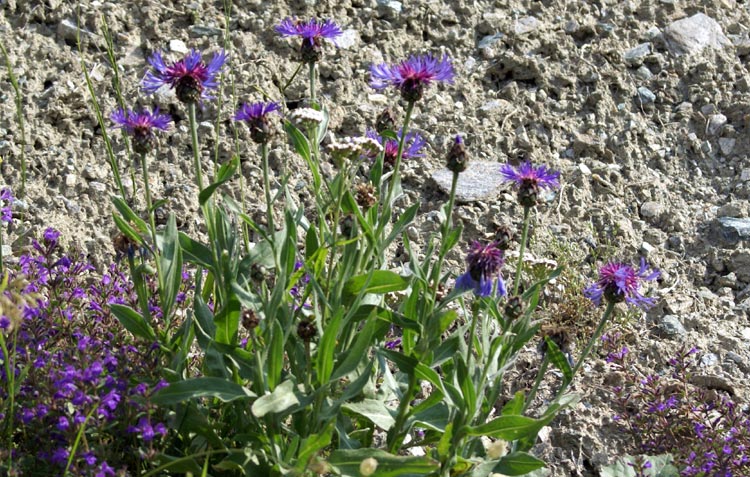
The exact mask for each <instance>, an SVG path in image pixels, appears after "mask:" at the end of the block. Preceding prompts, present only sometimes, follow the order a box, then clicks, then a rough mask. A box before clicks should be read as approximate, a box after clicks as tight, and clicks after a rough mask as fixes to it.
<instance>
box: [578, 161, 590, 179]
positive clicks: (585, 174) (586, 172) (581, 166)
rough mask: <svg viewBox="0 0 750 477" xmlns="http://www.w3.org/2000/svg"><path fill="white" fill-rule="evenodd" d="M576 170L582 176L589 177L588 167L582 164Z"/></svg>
mask: <svg viewBox="0 0 750 477" xmlns="http://www.w3.org/2000/svg"><path fill="white" fill-rule="evenodd" d="M578 170H579V171H581V174H583V175H584V176H590V175H591V169H589V166H587V165H586V164H584V163H580V164H578Z"/></svg>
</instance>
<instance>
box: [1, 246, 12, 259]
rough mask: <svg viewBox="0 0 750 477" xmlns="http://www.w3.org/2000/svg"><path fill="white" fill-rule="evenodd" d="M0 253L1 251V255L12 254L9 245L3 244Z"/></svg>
mask: <svg viewBox="0 0 750 477" xmlns="http://www.w3.org/2000/svg"><path fill="white" fill-rule="evenodd" d="M0 253H2V256H3V257H9V256H11V255H12V254H13V250H11V248H10V245H3V248H2V250H1V251H0Z"/></svg>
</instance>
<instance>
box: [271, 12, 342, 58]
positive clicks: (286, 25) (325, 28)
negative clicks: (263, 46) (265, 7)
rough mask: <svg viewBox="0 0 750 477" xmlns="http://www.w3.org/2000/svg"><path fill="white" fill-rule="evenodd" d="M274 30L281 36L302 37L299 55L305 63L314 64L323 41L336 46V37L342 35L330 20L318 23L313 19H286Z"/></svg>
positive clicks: (339, 29)
mask: <svg viewBox="0 0 750 477" xmlns="http://www.w3.org/2000/svg"><path fill="white" fill-rule="evenodd" d="M275 30H276V32H277V33H278V34H280V35H282V36H299V37H302V45H301V47H300V55H301V56H302V61H303V62H305V63H315V62H316V61H318V60H320V56H321V46H322V42H323V39H326V40H331V42H332V43H333V44H334V45H337V43H336V37H338V36H341V35H342V34H343V32H342V31H341V28H339V26H338V25H336V23H334V22H333V21H332V20H320V21H319V20H316V19H314V18H313V19H311V20H308V21H307V22H303V21H301V20H297V19H296V18H294V19H293V18H287V19H285V20H284V21H282V22H281V23H280V24H279V25H277V26H276V28H275ZM337 46H338V45H337Z"/></svg>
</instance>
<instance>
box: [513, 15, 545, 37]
mask: <svg viewBox="0 0 750 477" xmlns="http://www.w3.org/2000/svg"><path fill="white" fill-rule="evenodd" d="M540 25H541V22H540V21H539V20H538V19H537V18H536V17H532V16H528V17H523V18H519V19H518V20H516V23H515V25H514V27H513V31H514V32H515V34H516V35H525V34H527V33H531V32H532V31H534V30H536V29H537V28H539V26H540Z"/></svg>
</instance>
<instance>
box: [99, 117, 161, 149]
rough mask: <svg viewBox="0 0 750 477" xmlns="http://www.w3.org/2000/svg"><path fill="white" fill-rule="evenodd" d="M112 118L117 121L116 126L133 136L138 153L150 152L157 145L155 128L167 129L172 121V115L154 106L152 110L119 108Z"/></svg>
mask: <svg viewBox="0 0 750 477" xmlns="http://www.w3.org/2000/svg"><path fill="white" fill-rule="evenodd" d="M110 119H111V120H112V122H114V123H115V126H114V127H116V128H120V129H122V130H123V131H125V132H126V133H128V134H129V135H131V136H133V150H134V151H135V152H137V153H138V154H146V153H148V152H150V151H151V150H152V149H153V148H154V147H155V146H156V136H155V135H154V130H155V129H160V130H162V131H166V130H168V129H169V124H170V123H171V122H172V117H171V116H170V115H168V114H161V113H159V108H154V110H153V111H152V112H148V111H141V112H135V111H131V110H127V111H126V110H124V109H118V110H117V111H115V112H114V113H112V116H110Z"/></svg>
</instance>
